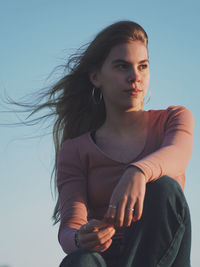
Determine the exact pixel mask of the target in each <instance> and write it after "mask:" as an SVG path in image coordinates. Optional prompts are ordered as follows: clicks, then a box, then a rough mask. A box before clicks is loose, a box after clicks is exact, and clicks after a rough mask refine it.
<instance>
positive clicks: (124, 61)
mask: <svg viewBox="0 0 200 267" xmlns="http://www.w3.org/2000/svg"><path fill="white" fill-rule="evenodd" d="M146 62H147V63H149V60H148V59H143V60H141V61H139V62H138V63H139V64H142V63H146ZM116 63H126V64H130V62H128V61H126V60H124V59H120V58H117V59H114V60H113V61H112V62H111V64H116Z"/></svg>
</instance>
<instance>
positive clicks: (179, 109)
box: [166, 106, 194, 128]
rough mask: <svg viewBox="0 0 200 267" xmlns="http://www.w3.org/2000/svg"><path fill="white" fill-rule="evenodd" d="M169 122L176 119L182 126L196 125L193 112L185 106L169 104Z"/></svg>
mask: <svg viewBox="0 0 200 267" xmlns="http://www.w3.org/2000/svg"><path fill="white" fill-rule="evenodd" d="M166 116H167V122H170V121H174V122H175V123H177V124H179V125H180V126H181V125H182V126H183V125H185V126H188V127H189V128H191V127H193V125H194V117H193V114H192V112H191V111H190V110H189V109H188V108H186V107H184V106H169V107H168V108H167V109H166Z"/></svg>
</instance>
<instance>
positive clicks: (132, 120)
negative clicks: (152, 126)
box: [103, 109, 147, 136]
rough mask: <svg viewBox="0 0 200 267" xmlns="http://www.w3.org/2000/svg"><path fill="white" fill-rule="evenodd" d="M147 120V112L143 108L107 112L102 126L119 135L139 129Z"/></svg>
mask: <svg viewBox="0 0 200 267" xmlns="http://www.w3.org/2000/svg"><path fill="white" fill-rule="evenodd" d="M146 121H147V112H146V111H144V110H143V109H140V110H137V111H130V112H109V113H107V115H106V120H105V123H104V125H103V128H104V129H105V130H107V131H109V132H113V133H117V134H119V135H121V136H122V135H127V134H128V133H131V134H133V133H134V132H138V131H140V130H141V129H142V128H143V127H144V125H146Z"/></svg>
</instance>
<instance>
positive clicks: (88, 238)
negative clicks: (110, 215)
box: [78, 220, 115, 252]
mask: <svg viewBox="0 0 200 267" xmlns="http://www.w3.org/2000/svg"><path fill="white" fill-rule="evenodd" d="M114 234H115V229H114V226H113V225H111V224H108V223H106V222H104V221H99V220H91V221H89V222H88V223H87V224H84V225H83V226H81V228H80V230H79V232H78V240H79V243H80V246H81V248H84V249H87V250H89V251H95V252H103V251H105V250H106V249H108V248H109V247H110V245H111V244H112V239H111V238H112V237H113V235H114Z"/></svg>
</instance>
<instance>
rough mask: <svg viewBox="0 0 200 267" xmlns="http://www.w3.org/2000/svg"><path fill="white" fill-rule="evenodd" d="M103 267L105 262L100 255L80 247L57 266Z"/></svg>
mask: <svg viewBox="0 0 200 267" xmlns="http://www.w3.org/2000/svg"><path fill="white" fill-rule="evenodd" d="M85 266H88V267H90V266H91V267H93V266H94V267H105V266H106V265H105V262H104V260H103V258H102V256H101V255H100V254H98V253H95V252H89V251H85V250H82V249H77V250H76V251H74V252H72V253H71V254H69V255H68V256H67V257H65V258H64V260H63V261H62V262H61V264H60V266H59V267H85Z"/></svg>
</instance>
